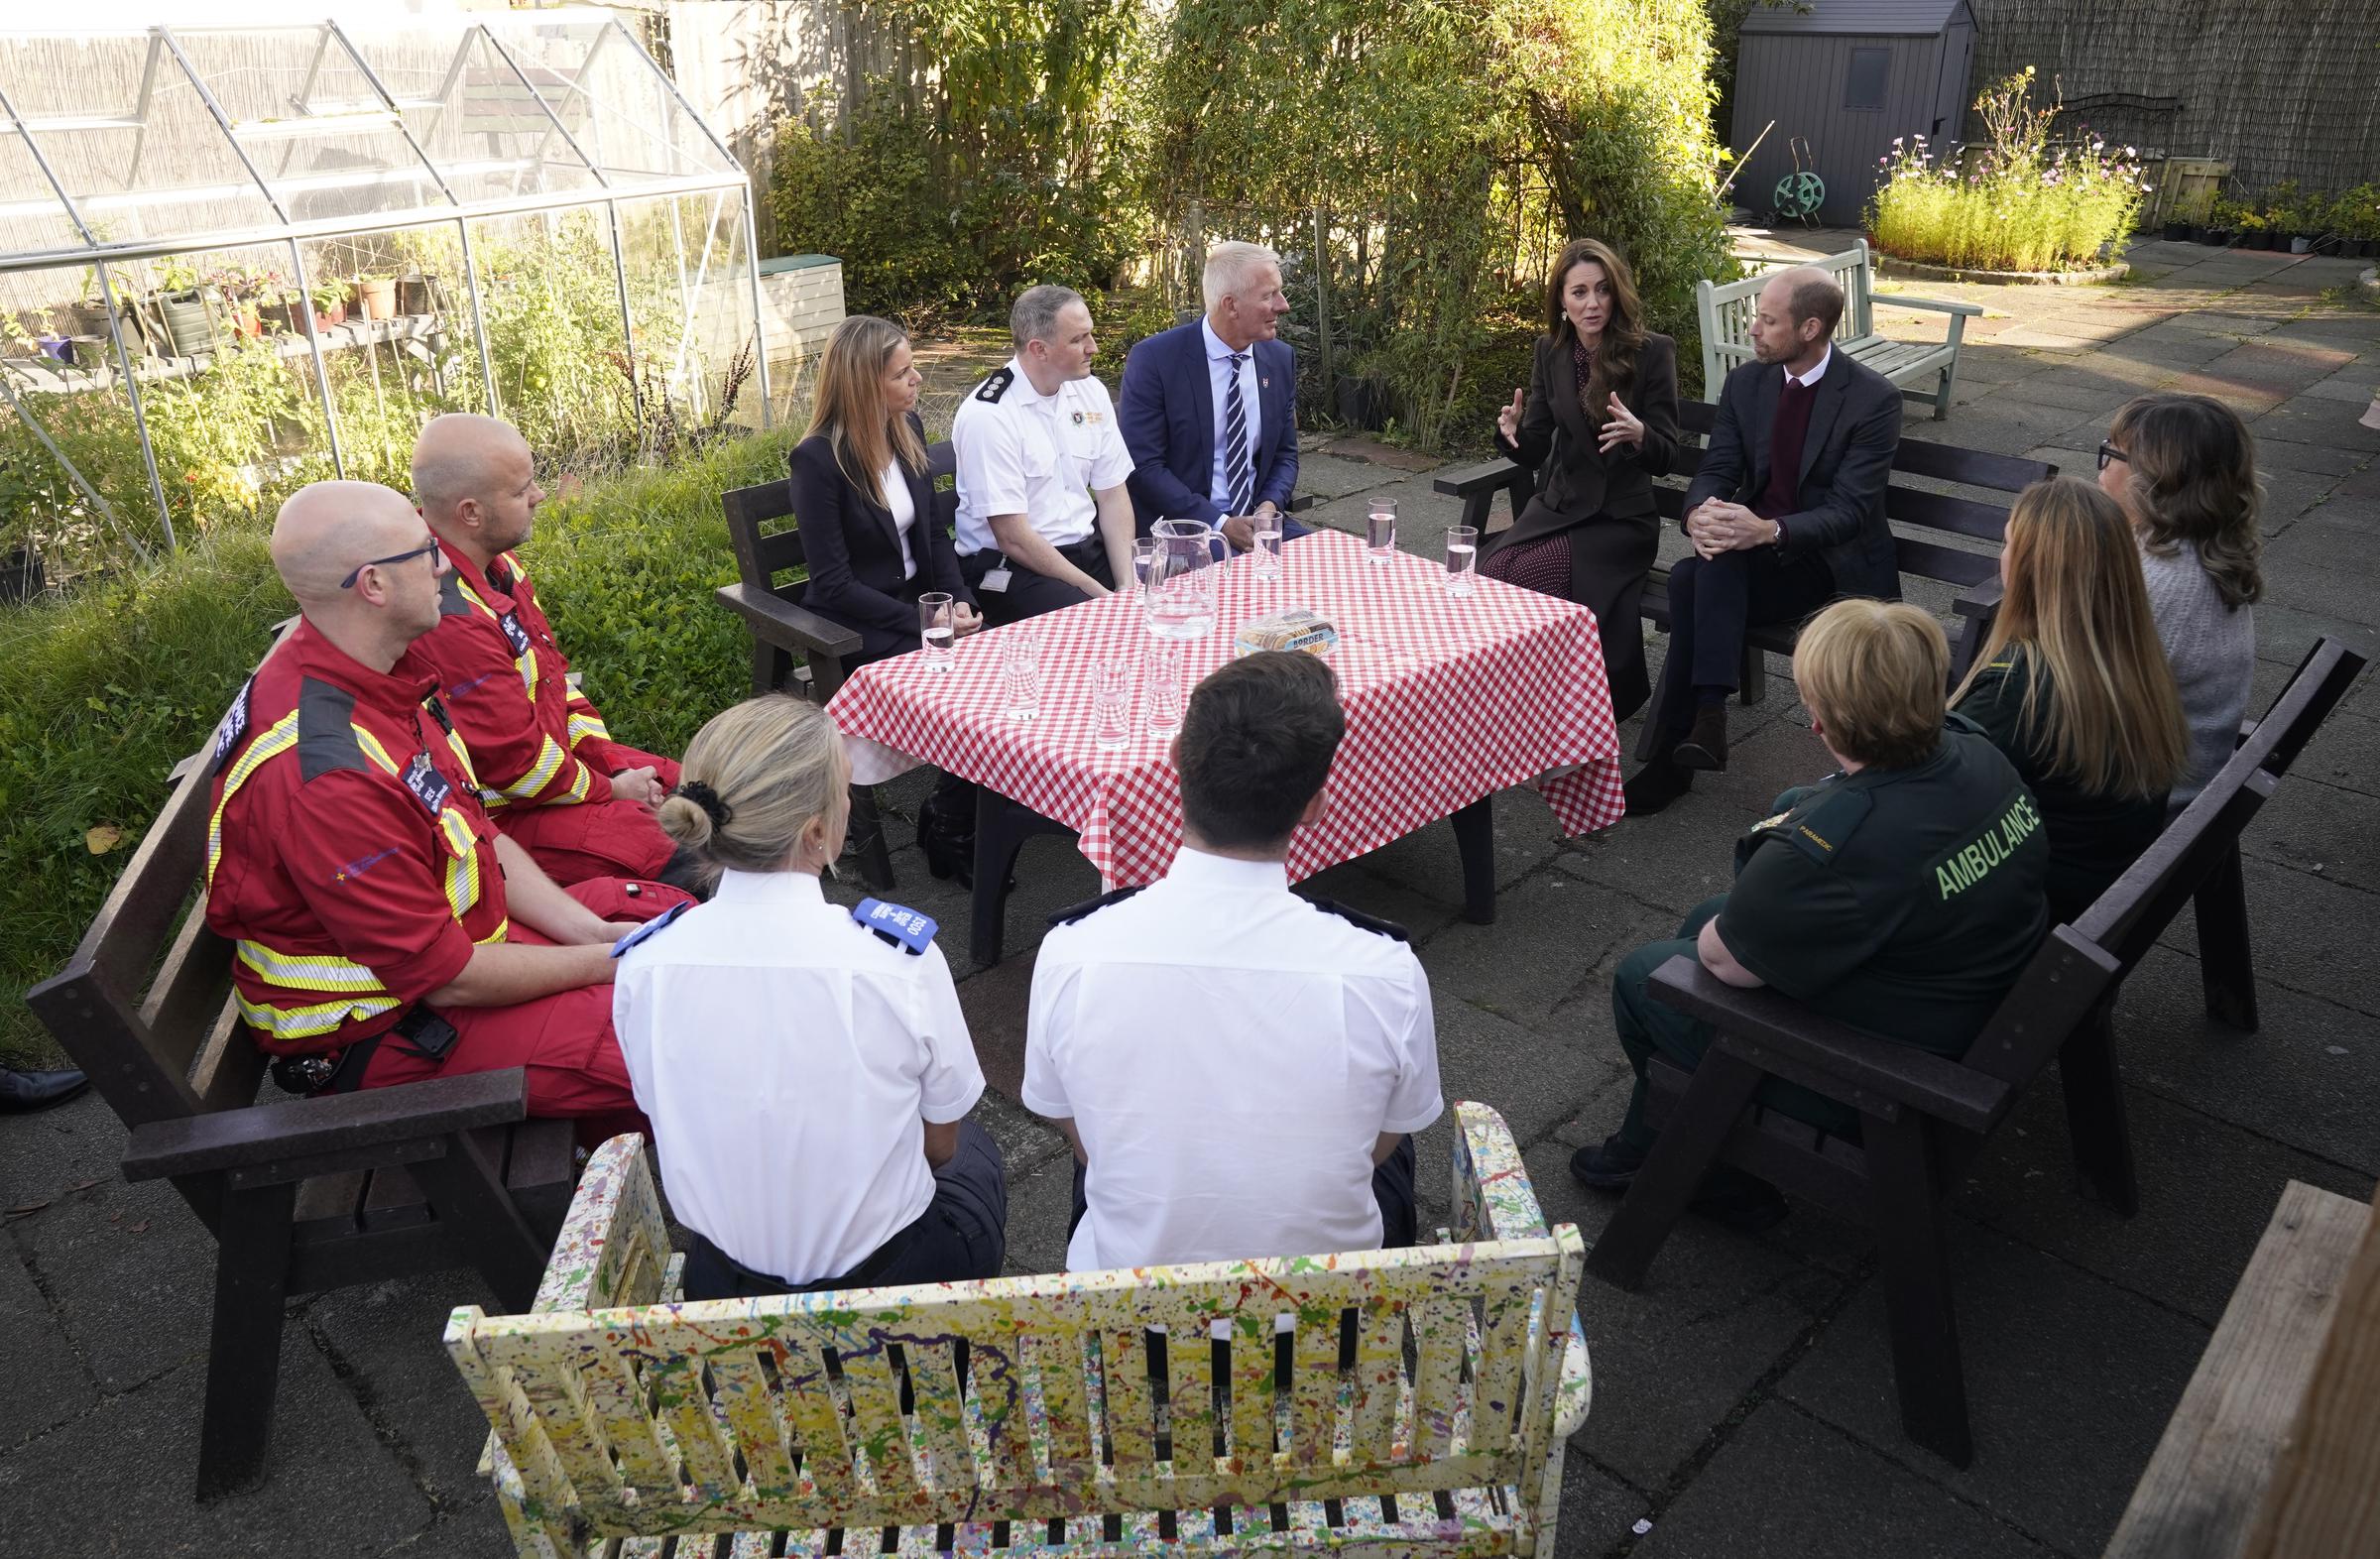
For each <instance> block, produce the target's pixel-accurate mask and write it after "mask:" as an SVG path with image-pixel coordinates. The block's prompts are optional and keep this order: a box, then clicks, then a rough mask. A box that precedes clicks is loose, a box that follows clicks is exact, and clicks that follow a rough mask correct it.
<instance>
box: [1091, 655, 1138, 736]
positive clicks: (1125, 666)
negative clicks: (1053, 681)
mask: <svg viewBox="0 0 2380 1559" xmlns="http://www.w3.org/2000/svg"><path fill="white" fill-rule="evenodd" d="M1091 716H1092V732H1093V735H1094V736H1095V737H1096V738H1097V739H1098V742H1099V745H1100V746H1101V747H1103V748H1107V749H1109V750H1111V751H1113V750H1114V749H1116V748H1119V747H1130V745H1131V741H1132V667H1131V663H1130V661H1127V660H1101V661H1098V662H1097V663H1095V664H1094V665H1093V666H1092V667H1091Z"/></svg>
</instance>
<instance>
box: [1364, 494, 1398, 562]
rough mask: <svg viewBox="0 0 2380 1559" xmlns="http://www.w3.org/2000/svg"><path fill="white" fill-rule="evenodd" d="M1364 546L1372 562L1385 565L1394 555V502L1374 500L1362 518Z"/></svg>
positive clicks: (1390, 499) (1391, 500) (1384, 499)
mask: <svg viewBox="0 0 2380 1559" xmlns="http://www.w3.org/2000/svg"><path fill="white" fill-rule="evenodd" d="M1364 546H1365V551H1366V555H1367V556H1368V557H1369V558H1370V559H1371V560H1372V561H1373V562H1375V563H1381V564H1385V563H1386V562H1387V561H1388V560H1389V559H1390V558H1392V557H1394V556H1395V555H1396V500H1395V499H1393V498H1375V499H1373V500H1372V501H1371V511H1370V513H1368V514H1367V515H1366V516H1365V517H1364Z"/></svg>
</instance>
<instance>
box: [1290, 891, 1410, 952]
mask: <svg viewBox="0 0 2380 1559" xmlns="http://www.w3.org/2000/svg"><path fill="white" fill-rule="evenodd" d="M1306 902H1308V903H1310V904H1312V905H1313V906H1314V907H1315V908H1317V909H1319V910H1321V911H1322V912H1323V913H1324V914H1335V915H1337V916H1338V917H1339V918H1340V919H1342V920H1345V921H1346V922H1347V923H1348V924H1350V925H1352V926H1355V927H1357V928H1358V929H1359V930H1365V931H1369V932H1370V933H1371V934H1372V935H1374V936H1385V937H1387V938H1388V939H1389V940H1391V941H1397V942H1411V941H1412V940H1413V938H1412V937H1411V936H1410V935H1408V934H1407V933H1406V931H1405V928H1404V927H1403V926H1401V925H1398V924H1397V923H1396V922H1395V921H1394V920H1383V919H1381V918H1379V917H1378V916H1377V915H1368V914H1366V913H1365V912H1364V911H1363V910H1361V909H1350V908H1349V907H1348V906H1347V905H1345V904H1343V903H1340V902H1338V901H1337V900H1336V899H1307V900H1306Z"/></svg>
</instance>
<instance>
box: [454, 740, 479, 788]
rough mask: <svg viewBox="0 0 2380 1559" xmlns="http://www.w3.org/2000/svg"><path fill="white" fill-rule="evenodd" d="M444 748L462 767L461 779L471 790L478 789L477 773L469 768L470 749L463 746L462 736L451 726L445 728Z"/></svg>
mask: <svg viewBox="0 0 2380 1559" xmlns="http://www.w3.org/2000/svg"><path fill="white" fill-rule="evenodd" d="M446 747H447V750H448V751H449V752H451V753H453V754H454V759H455V762H456V763H459V764H461V765H462V766H463V779H464V780H465V781H466V782H468V783H469V784H470V786H471V788H472V789H474V790H476V789H478V788H479V771H478V770H476V769H474V768H472V767H471V749H470V748H469V747H467V746H465V745H464V743H463V738H462V734H461V733H460V732H458V731H456V730H455V729H454V728H453V727H452V726H448V727H447V728H446Z"/></svg>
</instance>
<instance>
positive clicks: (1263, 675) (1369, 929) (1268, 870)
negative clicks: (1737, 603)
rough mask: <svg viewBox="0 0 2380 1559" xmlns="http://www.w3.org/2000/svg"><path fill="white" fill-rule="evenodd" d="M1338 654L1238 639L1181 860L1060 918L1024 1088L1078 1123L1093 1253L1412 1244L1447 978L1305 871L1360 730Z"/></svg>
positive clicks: (1055, 1115)
mask: <svg viewBox="0 0 2380 1559" xmlns="http://www.w3.org/2000/svg"><path fill="white" fill-rule="evenodd" d="M1346 725H1347V722H1346V716H1345V714H1344V713H1343V712H1342V711H1341V709H1340V707H1339V700H1338V694H1337V690H1336V686H1335V683H1334V681H1333V679H1332V676H1331V671H1330V667H1329V666H1327V665H1325V664H1324V663H1323V662H1322V661H1320V660H1315V659H1314V658H1312V657H1310V656H1305V655H1298V654H1288V653H1278V652H1276V653H1267V654H1261V655H1251V656H1248V657H1245V658H1243V659H1241V660H1235V661H1233V662H1231V663H1230V664H1228V665H1226V666H1224V667H1223V668H1222V669H1221V670H1218V671H1216V672H1215V673H1214V674H1212V675H1210V676H1209V677H1208V678H1207V679H1206V680H1205V681H1203V682H1201V683H1200V684H1199V685H1198V688H1197V690H1196V691H1195V692H1193V693H1192V694H1191V697H1190V706H1189V709H1188V711H1187V712H1186V714H1185V716H1184V718H1183V723H1182V732H1181V735H1180V736H1179V737H1178V738H1176V740H1175V743H1174V762H1175V765H1176V767H1177V768H1179V769H1180V771H1181V775H1182V837H1183V846H1182V850H1181V853H1180V854H1179V855H1177V856H1176V857H1175V858H1174V863H1173V868H1172V870H1171V871H1170V872H1169V873H1168V874H1167V875H1166V877H1165V878H1164V880H1163V881H1161V882H1158V883H1154V884H1151V885H1150V886H1149V887H1148V888H1147V889H1145V890H1130V889H1128V890H1124V891H1123V892H1120V893H1116V894H1110V895H1108V896H1107V897H1106V898H1104V899H1095V900H1093V902H1092V903H1090V904H1087V905H1084V906H1082V907H1081V908H1080V909H1077V910H1072V911H1068V912H1066V913H1064V914H1061V915H1059V916H1058V917H1057V918H1058V921H1059V922H1060V923H1059V924H1057V925H1055V926H1054V927H1053V928H1052V929H1051V931H1050V933H1049V935H1048V937H1047V938H1046V939H1045V940H1044V941H1043V942H1042V944H1041V952H1040V956H1039V958H1038V960H1037V962H1036V963H1035V965H1034V968H1033V990H1032V1005H1031V1012H1030V1015H1029V1017H1028V1018H1027V1019H1026V1028H1025V1052H1024V1090H1023V1098H1024V1104H1025V1107H1026V1108H1027V1109H1029V1110H1032V1111H1033V1112H1035V1113H1036V1114H1038V1115H1041V1116H1045V1117H1047V1118H1048V1119H1050V1120H1052V1121H1054V1122H1055V1123H1056V1124H1057V1125H1058V1126H1059V1128H1060V1129H1062V1130H1063V1131H1064V1132H1065V1133H1066V1136H1067V1138H1068V1139H1069V1140H1070V1141H1072V1142H1073V1144H1074V1149H1075V1159H1076V1163H1077V1171H1076V1173H1077V1179H1078V1182H1079V1184H1080V1187H1081V1199H1080V1202H1079V1203H1078V1217H1079V1219H1080V1221H1079V1222H1078V1224H1077V1225H1076V1227H1075V1229H1074V1233H1073V1237H1072V1240H1071V1243H1070V1244H1069V1245H1068V1247H1067V1252H1066V1264H1067V1266H1068V1267H1069V1268H1070V1269H1072V1270H1076V1271H1084V1270H1097V1269H1102V1268H1114V1267H1131V1266H1145V1265H1152V1264H1157V1263H1163V1262H1174V1261H1206V1260H1223V1259H1237V1258H1247V1257H1268V1256H1307V1255H1320V1254H1324V1253H1328V1252H1337V1251H1365V1250H1373V1249H1377V1248H1380V1247H1381V1246H1383V1245H1385V1246H1391V1247H1394V1246H1406V1245H1411V1244H1412V1243H1413V1239H1414V1232H1415V1231H1414V1224H1415V1207H1414V1199H1413V1143H1412V1139H1411V1138H1410V1137H1409V1136H1408V1135H1407V1134H1409V1133H1412V1132H1417V1131H1419V1130H1421V1129H1422V1128H1423V1127H1425V1126H1427V1125H1429V1124H1430V1123H1431V1122H1432V1121H1435V1120H1436V1119H1438V1117H1439V1115H1440V1114H1441V1113H1442V1112H1443V1110H1444V1109H1445V1106H1444V1104H1443V1102H1442V1101H1441V1100H1440V1098H1439V1096H1438V1046H1437V1036H1436V1031H1435V1028H1434V1025H1433V1021H1432V1018H1431V1012H1430V989H1429V981H1428V978H1427V977H1426V976H1425V975H1423V973H1422V969H1421V963H1420V960H1418V959H1416V958H1415V957H1414V956H1413V952H1412V950H1411V949H1410V948H1408V947H1407V946H1406V945H1405V943H1404V933H1403V932H1402V931H1400V930H1398V929H1397V928H1396V927H1394V926H1390V925H1387V924H1386V923H1385V922H1382V921H1376V920H1369V919H1367V918H1365V917H1363V916H1359V915H1356V914H1354V913H1352V912H1350V911H1346V910H1341V909H1337V908H1335V907H1332V906H1327V905H1321V904H1316V903H1313V902H1310V901H1308V900H1306V899H1300V898H1299V897H1298V896H1296V895H1295V894H1292V893H1291V892H1290V891H1289V877H1288V871H1287V869H1286V867H1285V866H1284V865H1283V862H1284V861H1285V860H1286V859H1287V856H1288V850H1289V840H1290V836H1291V834H1292V833H1293V832H1294V831H1295V830H1296V828H1297V827H1298V826H1299V825H1300V824H1302V823H1308V822H1311V821H1313V820H1314V819H1315V818H1317V817H1319V816H1320V815H1321V814H1322V807H1323V781H1324V780H1325V778H1326V777H1327V776H1328V775H1329V773H1330V767H1331V759H1332V756H1333V754H1335V753H1336V752H1337V750H1338V747H1339V740H1340V738H1341V736H1342V735H1344V734H1345V731H1346Z"/></svg>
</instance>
